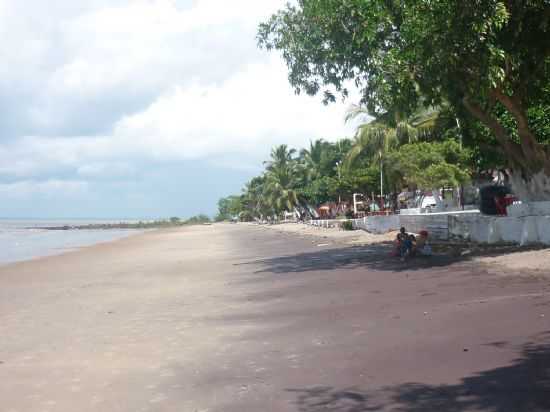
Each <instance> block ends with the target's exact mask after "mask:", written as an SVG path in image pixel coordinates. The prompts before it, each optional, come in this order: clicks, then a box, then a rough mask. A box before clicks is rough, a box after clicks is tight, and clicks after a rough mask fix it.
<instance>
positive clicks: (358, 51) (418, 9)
mask: <svg viewBox="0 0 550 412" xmlns="http://www.w3.org/2000/svg"><path fill="white" fill-rule="evenodd" d="M548 10H549V4H548V1H547V0H526V1H507V2H503V1H497V0H479V1H476V2H475V5H474V4H471V5H466V4H465V2H464V1H463V0H441V1H426V0H403V1H386V0H361V1H356V0H352V1H343V0H322V1H321V0H300V1H298V2H297V5H291V4H288V5H287V6H286V8H285V9H282V10H280V11H279V12H278V13H276V14H275V15H273V16H272V17H271V18H270V19H269V20H267V21H266V22H264V23H262V24H261V25H260V26H259V29H258V42H259V45H260V46H261V47H264V48H266V49H268V50H271V49H276V50H279V51H280V52H281V53H282V56H283V58H284V60H285V61H286V63H287V66H288V68H289V81H290V83H291V85H292V86H293V87H294V88H295V89H296V91H297V92H298V93H299V92H302V91H304V92H306V93H308V94H311V95H314V94H319V93H321V94H322V95H323V101H324V102H326V103H328V102H332V101H335V100H336V96H335V95H336V94H340V95H342V96H344V97H346V96H347V95H348V90H347V88H346V85H347V84H349V83H350V81H351V82H352V83H353V84H355V85H356V86H357V87H359V88H360V90H361V94H362V103H363V104H364V105H365V106H366V109H367V111H368V112H369V113H370V114H371V115H373V116H374V117H375V118H379V117H380V116H384V115H386V114H388V113H399V114H400V115H401V116H402V117H403V118H406V117H410V116H411V115H412V114H413V113H414V112H415V111H416V110H417V109H418V107H437V106H441V105H442V104H449V105H450V106H451V107H452V108H453V109H454V110H455V112H457V113H459V112H460V113H461V118H462V117H466V116H467V117H469V119H476V121H479V122H481V124H483V127H484V128H488V129H489V130H490V133H486V132H485V133H481V134H477V133H476V134H475V135H474V133H475V130H471V131H468V130H464V134H465V135H466V136H468V135H474V137H473V138H471V139H470V143H471V144H472V148H473V149H475V150H477V152H478V155H479V163H480V164H482V163H490V162H491V161H498V158H499V157H500V158H501V159H503V160H505V161H506V163H509V164H511V165H513V166H515V167H516V168H519V169H521V170H522V172H523V173H524V174H525V175H526V176H528V175H532V174H533V173H536V172H537V171H539V170H541V168H542V167H543V165H546V166H545V167H546V168H547V169H550V158H549V157H548V154H547V152H546V151H545V150H544V149H543V148H541V147H540V146H539V145H537V143H536V141H539V142H543V143H545V142H548V139H547V136H548V128H549V126H548V124H549V123H548V110H547V109H548V103H547V102H546V105H542V106H541V105H540V101H541V99H544V96H548V90H547V89H548V79H549V78H550V75H549V74H550V57H549V56H550V42H549V41H548V38H550V15H549V13H548ZM497 106H500V108H499V107H497ZM499 110H500V113H498V112H499ZM495 111H496V112H495ZM463 123H464V125H465V126H466V127H468V123H469V122H467V121H465V122H463ZM526 123H527V124H528V126H527V127H520V125H522V124H526ZM386 125H388V124H386ZM389 127H396V125H389ZM473 128H474V129H476V128H479V126H473ZM520 143H521V144H520ZM487 149H489V150H493V151H496V152H497V153H496V154H495V155H494V158H493V159H491V156H488V157H487V156H485V154H484V153H481V152H482V151H485V150H487Z"/></svg>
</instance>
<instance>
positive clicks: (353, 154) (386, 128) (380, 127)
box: [345, 105, 439, 197]
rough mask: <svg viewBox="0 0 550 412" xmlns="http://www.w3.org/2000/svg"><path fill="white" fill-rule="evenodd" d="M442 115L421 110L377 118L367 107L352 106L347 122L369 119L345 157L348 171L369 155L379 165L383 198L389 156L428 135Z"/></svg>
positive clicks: (359, 128) (433, 111)
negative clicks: (370, 114)
mask: <svg viewBox="0 0 550 412" xmlns="http://www.w3.org/2000/svg"><path fill="white" fill-rule="evenodd" d="M438 115H439V111H438V110H436V109H422V110H419V111H418V112H417V113H415V114H414V115H412V116H410V117H409V118H406V119H404V117H403V116H402V115H399V114H398V113H390V112H388V113H385V114H383V115H380V116H378V117H377V118H375V119H372V118H369V115H368V111H367V109H366V108H365V107H364V106H360V105H352V106H351V107H350V109H349V110H348V112H347V113H346V122H349V121H352V120H355V119H359V120H360V121H361V120H362V121H365V120H368V121H367V122H365V123H362V124H360V125H359V126H358V127H357V132H356V134H355V142H354V145H353V147H352V148H351V150H350V152H349V153H348V155H347V157H346V162H345V165H346V167H347V168H350V167H351V166H353V164H354V163H355V162H356V161H357V160H358V159H359V158H360V156H361V155H364V154H365V155H367V156H369V157H370V158H372V159H373V160H376V161H379V162H380V196H381V197H382V196H383V195H384V160H385V158H386V156H387V154H388V153H389V152H390V151H391V150H393V149H395V148H397V147H399V146H400V145H402V144H406V143H412V142H415V141H418V140H420V139H425V138H427V136H429V135H430V134H431V133H432V131H433V129H434V126H435V123H436V121H437V118H438Z"/></svg>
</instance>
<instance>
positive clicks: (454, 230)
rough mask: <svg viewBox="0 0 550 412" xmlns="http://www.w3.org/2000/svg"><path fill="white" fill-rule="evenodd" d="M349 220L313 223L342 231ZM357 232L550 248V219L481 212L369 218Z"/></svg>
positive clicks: (357, 225) (359, 221) (357, 221)
mask: <svg viewBox="0 0 550 412" xmlns="http://www.w3.org/2000/svg"><path fill="white" fill-rule="evenodd" d="M345 221H346V220H312V221H311V224H312V225H313V226H318V227H324V228H330V227H341V226H342V223H343V222H345ZM351 222H352V224H353V227H354V229H362V230H366V231H367V232H370V233H387V232H390V231H392V230H398V229H399V228H400V227H404V228H405V229H406V230H407V232H412V233H419V232H420V231H422V230H427V231H428V233H429V234H430V238H432V239H436V240H453V239H459V240H465V241H468V242H475V243H489V244H494V243H515V244H520V245H526V244H531V243H539V244H545V245H550V216H520V217H514V216H487V215H482V214H480V213H479V212H462V213H460V212H456V213H452V212H450V213H428V214H421V215H389V216H368V217H365V218H362V219H353V220H352V221H351Z"/></svg>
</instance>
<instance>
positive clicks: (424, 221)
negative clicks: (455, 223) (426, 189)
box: [399, 213, 450, 240]
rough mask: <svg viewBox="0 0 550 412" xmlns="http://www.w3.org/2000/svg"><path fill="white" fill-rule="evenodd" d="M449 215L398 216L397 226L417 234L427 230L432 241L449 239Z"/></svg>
mask: <svg viewBox="0 0 550 412" xmlns="http://www.w3.org/2000/svg"><path fill="white" fill-rule="evenodd" d="M449 216H450V215H449V214H446V213H437V214H435V213H434V214H431V213H426V214H422V215H399V225H400V227H404V228H405V229H406V230H407V232H412V233H419V232H420V231H422V230H427V231H428V233H429V234H430V237H432V238H434V239H440V240H447V239H449Z"/></svg>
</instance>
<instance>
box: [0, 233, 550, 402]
mask: <svg viewBox="0 0 550 412" xmlns="http://www.w3.org/2000/svg"><path fill="white" fill-rule="evenodd" d="M325 243H329V244H328V245H326V246H319V244H320V242H318V241H317V239H314V240H313V241H312V240H311V239H310V238H305V237H304V238H302V237H298V236H296V235H294V234H291V233H284V232H280V231H276V230H268V229H264V228H261V227H254V226H249V225H240V224H239V225H229V224H226V225H224V224H221V225H213V226H197V227H189V228H182V229H174V230H164V231H158V232H151V233H146V234H143V235H137V236H134V237H131V238H128V239H124V240H120V241H116V242H113V243H110V244H102V245H97V246H93V247H89V248H84V249H82V250H80V251H76V252H72V253H68V254H65V255H61V256H53V257H48V258H44V259H38V260H35V261H30V262H23V263H17V264H12V265H7V266H3V267H0V282H1V285H2V287H1V288H0V336H1V340H0V410H2V411H6V412H92V411H94V412H95V411H102V412H157V411H158V412H198V411H200V412H289V411H292V412H321V411H323V412H325V411H326V412H359V411H367V410H368V411H371V410H372V411H375V410H376V411H399V412H420V411H434V412H436V411H437V412H441V411H457V412H458V411H472V412H473V411H476V412H480V411H488V412H489V411H490V412H496V411H498V412H523V411H525V412H527V411H529V412H531V411H550V396H548V393H550V392H549V391H550V382H549V380H548V376H550V280H549V279H546V278H542V277H529V276H519V275H522V273H520V271H512V272H510V273H509V274H508V276H507V277H502V276H499V275H497V274H493V273H490V272H487V271H486V270H484V269H483V267H482V266H480V265H479V264H474V263H472V262H458V263H456V262H453V261H449V260H445V259H444V258H437V259H433V260H430V261H417V262H415V263H414V264H411V265H403V264H401V263H400V262H397V261H396V260H395V259H390V258H388V246H387V245H383V244H372V245H368V246H357V245H355V246H348V245H341V244H339V243H335V242H325Z"/></svg>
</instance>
